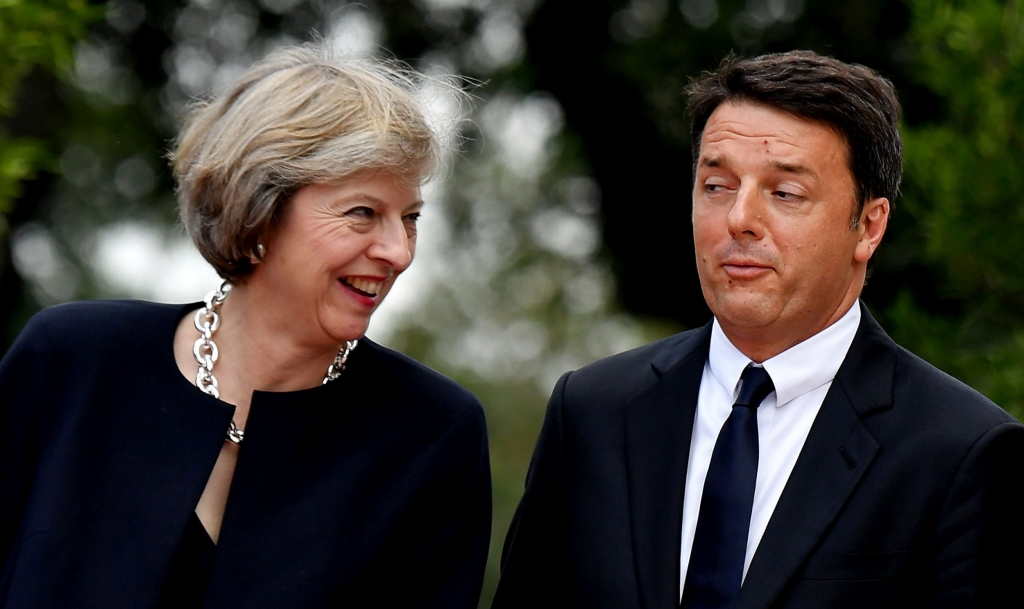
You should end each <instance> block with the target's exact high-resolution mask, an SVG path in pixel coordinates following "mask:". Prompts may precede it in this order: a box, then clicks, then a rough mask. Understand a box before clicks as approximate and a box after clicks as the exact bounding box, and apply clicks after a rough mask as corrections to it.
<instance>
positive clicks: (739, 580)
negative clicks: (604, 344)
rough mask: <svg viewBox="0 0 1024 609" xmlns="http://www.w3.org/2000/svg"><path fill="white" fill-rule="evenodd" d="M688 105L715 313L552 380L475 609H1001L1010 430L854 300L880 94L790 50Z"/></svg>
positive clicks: (886, 87)
mask: <svg viewBox="0 0 1024 609" xmlns="http://www.w3.org/2000/svg"><path fill="white" fill-rule="evenodd" d="M689 93H690V101H689V108H690V111H691V115H692V119H693V123H692V131H691V135H692V137H693V144H694V146H693V149H694V158H695V163H694V187H693V232H694V242H695V246H696V254H697V256H696V257H697V266H698V272H699V276H700V281H701V288H702V289H703V292H704V297H705V299H706V300H707V303H708V306H709V307H710V308H711V311H712V312H713V313H714V316H715V317H714V320H713V322H712V323H711V324H708V325H707V326H705V327H704V328H700V329H697V330H692V331H689V332H684V333H682V334H680V335H678V336H674V337H671V338H668V339H666V340H663V341H661V342H657V343H654V344H651V345H648V346H646V347H642V348H640V349H637V350H635V351H631V352H629V353H624V354H621V355H618V356H614V357H611V358H607V359H605V360H602V361H599V362H597V363H594V364H592V365H590V366H587V367H585V368H583V369H581V370H579V371H576V372H572V373H569V374H566V375H565V376H563V377H562V378H561V380H559V382H558V384H557V385H556V387H555V390H554V393H553V395H552V397H551V401H550V403H549V405H548V412H547V416H546V418H545V421H544V426H543V429H542V430H541V434H540V438H539V440H538V443H537V447H536V450H535V453H534V457H533V462H532V464H531V467H530V473H529V475H528V477H527V484H526V493H525V495H524V496H523V499H522V502H521V503H520V505H519V509H518V510H517V512H516V516H515V519H514V521H513V523H512V526H511V529H510V530H509V534H508V538H507V540H506V542H505V548H504V554H503V560H502V578H501V581H500V583H499V585H498V591H497V594H496V598H495V601H494V605H493V606H494V607H495V608H501V609H504V608H509V607H524V608H528V609H537V608H539V607H559V608H568V607H587V608H591V607H609V608H611V607H615V608H618V609H626V608H641V607H642V608H646V609H651V608H664V609H669V608H671V607H677V606H680V604H681V605H682V606H683V607H685V608H687V609H696V608H704V607H723V608H724V607H741V608H751V609H752V608H755V607H763V608H767V607H772V608H783V607H785V608H795V607H808V608H810V607H815V608H830V609H835V608H842V607H870V608H871V609H877V608H879V607H905V606H906V607H993V606H1015V605H1016V603H1019V602H1020V595H1019V594H1018V595H1017V596H1018V598H1017V601H1013V600H1012V598H1013V597H1012V595H1011V594H1014V593H1013V592H1012V591H1013V590H1014V589H1015V586H1014V585H1013V584H1014V579H1013V578H1014V577H1016V576H1018V574H1019V573H1021V572H1022V567H1024V560H1022V558H1021V557H1022V553H1024V536H1022V533H1021V523H1020V521H1021V516H1019V515H1018V514H1017V512H1018V511H1019V505H1020V499H1021V492H1022V488H1024V484H1022V476H1021V473H1020V472H1021V464H1022V463H1024V427H1022V426H1021V425H1020V424H1019V423H1017V422H1016V421H1015V420H1014V419H1013V418H1011V417H1010V416H1009V415H1007V414H1006V413H1005V412H1003V411H1002V410H1000V409H999V408H998V407H997V406H995V405H994V404H992V403H991V402H990V401H988V400H987V399H985V398H984V397H982V396H981V395H979V394H978V393H977V392H975V391H973V390H971V389H970V388H968V387H967V386H965V385H963V384H961V383H959V382H958V381H956V380H955V379H953V378H951V377H949V376H947V375H945V374H943V373H942V372H940V371H938V370H937V369H935V368H933V367H932V366H930V365H928V364H927V363H925V362H924V361H922V360H920V359H918V358H917V357H915V356H914V355H912V354H911V353H909V352H907V351H906V350H904V349H902V348H900V347H899V346H897V345H896V344H895V343H894V342H893V341H892V340H891V339H890V338H889V337H888V336H887V335H886V334H885V332H884V331H883V330H882V329H881V328H880V327H879V326H878V324H877V323H876V322H875V321H874V319H872V317H871V315H870V314H869V313H868V311H867V309H866V308H865V307H864V305H863V304H861V303H860V302H859V300H858V297H859V295H860V292H861V288H862V287H863V285H864V280H865V277H866V273H867V267H868V261H869V260H870V258H871V256H872V255H873V254H874V252H875V250H876V249H877V248H878V246H879V243H880V242H881V239H882V236H883V234H884V233H885V229H886V225H887V222H888V220H889V214H890V210H891V203H892V201H893V199H894V198H895V196H896V193H897V190H898V187H899V181H900V173H901V168H902V143H901V140H900V136H899V131H898V129H897V122H898V118H899V104H898V102H897V100H896V96H895V93H894V92H893V89H892V85H891V84H890V83H889V82H888V81H886V80H885V79H883V78H881V77H880V76H879V75H878V74H876V73H875V72H873V71H871V70H869V69H868V68H865V67H863V66H857V65H849V64H845V63H842V62H840V61H837V60H834V59H831V58H827V57H822V56H819V55H816V54H814V53H811V52H804V51H800V52H792V53H785V54H778V55H766V56H763V57H758V58H755V59H748V60H730V61H727V62H725V63H724V64H723V65H722V66H721V67H720V68H719V69H718V70H717V71H716V72H714V73H711V74H706V75H704V76H702V77H701V78H700V79H698V80H696V81H695V82H694V83H693V84H692V85H691V87H690V89H689Z"/></svg>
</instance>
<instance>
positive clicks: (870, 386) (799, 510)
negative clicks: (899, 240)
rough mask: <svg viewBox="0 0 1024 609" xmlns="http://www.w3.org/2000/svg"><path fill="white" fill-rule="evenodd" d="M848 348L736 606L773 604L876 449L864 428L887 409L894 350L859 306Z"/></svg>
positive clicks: (751, 607) (750, 607) (752, 607)
mask: <svg viewBox="0 0 1024 609" xmlns="http://www.w3.org/2000/svg"><path fill="white" fill-rule="evenodd" d="M861 315H862V317H861V323H860V328H859V329H858V331H857V335H856V337H855V338H854V341H853V344H852V345H851V346H850V350H849V352H848V353H847V356H846V359H845V360H844V361H843V364H842V366H841V367H840V368H839V372H838V373H837V374H836V378H835V380H834V381H833V383H832V386H831V387H830V388H829V391H828V394H827V395H826V396H825V400H824V402H822V405H821V409H820V410H819V411H818V416H817V418H815V420H814V424H813V425H812V426H811V431H810V433H809V434H808V436H807V441H806V442H805V443H804V447H803V449H802V450H801V452H800V457H799V458H798V459H797V462H796V465H795V466H794V468H793V473H792V474H791V475H790V477H789V481H788V482H787V483H786V488H785V490H783V492H782V496H781V497H780V498H779V503H778V505H777V506H776V507H775V511H774V512H773V514H772V517H771V520H770V521H769V522H768V528H767V529H766V530H765V533H764V536H763V537H762V538H761V542H760V544H759V545H758V548H757V552H756V553H755V554H754V558H753V560H752V561H751V563H750V568H749V570H748V571H747V577H746V579H745V580H744V583H743V587H742V588H741V590H740V596H739V600H738V603H737V608H738V609H755V608H762V607H768V606H769V605H771V604H772V603H773V602H774V601H775V600H776V598H777V597H778V596H779V594H780V593H781V592H782V590H783V589H784V588H785V586H786V584H787V583H789V581H790V580H791V579H792V578H793V577H794V576H795V575H796V574H797V573H798V571H799V569H800V568H801V566H802V565H803V564H804V562H805V561H806V560H807V558H808V557H809V556H810V554H811V553H812V551H813V550H814V548H815V547H817V545H818V543H819V541H820V540H821V538H822V537H823V536H824V535H825V533H826V532H827V531H828V529H829V528H830V527H831V525H832V523H833V522H834V521H835V519H836V517H837V516H838V514H839V512H840V511H841V510H842V508H843V506H844V505H845V504H846V502H847V500H848V498H849V497H850V495H851V493H853V491H854V489H855V488H856V487H857V484H858V483H859V482H860V480H861V478H862V477H863V475H864V473H865V472H866V471H867V469H868V467H869V466H870V465H871V463H872V461H873V460H874V458H875V455H876V454H877V452H878V449H879V446H878V443H877V442H876V441H875V439H874V438H873V437H872V436H871V434H870V433H869V432H868V431H867V429H866V428H865V427H864V425H863V424H862V423H861V419H862V418H863V417H865V416H867V415H869V414H871V413H872V412H874V411H876V410H879V409H882V408H887V407H890V406H891V404H892V381H893V371H894V369H895V365H896V345H895V343H893V342H892V340H891V339H890V338H889V337H888V336H886V335H885V332H883V331H882V329H881V327H879V326H878V324H877V323H876V322H875V320H874V319H873V318H872V317H871V315H870V313H868V311H867V308H866V307H864V306H863V304H861Z"/></svg>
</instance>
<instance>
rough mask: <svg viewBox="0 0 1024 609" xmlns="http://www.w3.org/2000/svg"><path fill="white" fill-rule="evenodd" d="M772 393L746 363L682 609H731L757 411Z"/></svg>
mask: <svg viewBox="0 0 1024 609" xmlns="http://www.w3.org/2000/svg"><path fill="white" fill-rule="evenodd" d="M774 390H775V385H774V384H773V383H772V379H771V377H770V376H768V372H766V371H765V369H764V368H755V367H754V366H753V365H748V366H747V367H746V369H744V370H743V374H742V375H741V376H740V391H739V396H738V397H737V398H736V403H735V404H733V406H732V414H730V415H729V418H728V419H726V420H725V425H723V426H722V431H720V432H719V433H718V441H717V442H715V450H714V452H712V453H711V465H710V466H709V467H708V477H707V479H706V480H705V481H704V493H703V494H702V495H701V499H700V513H699V514H698V515H697V529H696V531H695V532H694V535H693V549H692V550H691V551H690V566H689V567H688V568H687V569H686V583H685V585H684V586H683V600H682V603H681V607H683V609H712V608H714V609H729V608H731V607H734V606H735V605H736V598H737V597H738V596H739V592H740V584H741V583H742V582H743V558H744V556H745V555H746V552H747V532H748V531H749V530H750V510H751V507H752V506H753V504H754V484H755V483H756V481H757V407H758V406H760V404H761V400H763V399H765V398H766V397H768V394H769V393H771V392H772V391H774Z"/></svg>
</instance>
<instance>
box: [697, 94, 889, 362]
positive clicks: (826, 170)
mask: <svg viewBox="0 0 1024 609" xmlns="http://www.w3.org/2000/svg"><path fill="white" fill-rule="evenodd" d="M848 154H849V153H848V149H847V146H846V143H845V141H844V140H843V138H842V137H841V136H839V135H838V134H837V133H836V132H834V131H833V130H831V129H830V128H828V127H826V126H825V125H823V124H820V123H817V122H814V121H809V120H805V119H802V118H797V117H795V116H793V115H790V114H787V113H785V112H783V111H781V110H777V109H774V108H771V107H769V106H764V105H761V104H756V103H747V102H744V103H733V102H727V103H723V104H722V105H721V106H719V107H718V108H717V109H716V110H715V111H714V113H712V115H711V117H710V118H709V120H708V122H707V125H706V127H705V129H704V134H703V137H702V139H701V150H700V158H699V159H698V165H697V175H696V180H695V182H694V189H693V235H694V244H695V248H696V254H697V271H698V274H699V275H700V283H701V289H702V290H703V291H704V298H705V300H707V303H708V306H709V307H710V308H711V311H712V312H713V313H714V314H715V316H716V317H717V318H718V321H719V323H720V324H721V325H722V328H723V330H725V333H726V335H727V336H728V337H729V338H730V340H732V342H733V343H734V344H736V346H737V347H738V348H740V350H741V351H743V352H744V353H745V354H747V356H748V357H751V358H752V359H755V360H757V361H763V360H764V359H767V358H768V357H771V356H773V355H775V354H777V353H779V352H781V351H783V350H785V349H788V348H789V347H791V346H793V345H795V344H797V343H799V342H801V341H803V340H804V339H806V338H809V337H810V336H813V335H814V334H816V333H817V332H820V331H821V330H823V329H824V328H826V327H827V326H829V325H831V324H832V323H833V322H835V321H836V320H838V319H839V317H841V316H842V314H843V313H845V312H846V311H847V310H848V309H849V307H850V306H851V305H852V304H853V303H854V302H855V301H856V299H857V296H858V295H859V294H860V289H861V286H862V285H863V283H864V275H865V271H866V266H867V260H868V259H869V258H870V257H871V254H872V252H873V251H874V249H875V247H877V244H878V242H879V241H880V240H881V237H882V233H883V232H884V231H885V223H886V221H887V219H888V211H889V203H888V201H887V200H885V199H875V200H873V201H869V202H868V203H867V204H866V205H865V207H864V210H863V212H862V213H861V215H860V218H859V222H858V225H857V227H856V228H852V229H851V220H852V218H853V214H854V212H855V211H856V201H855V197H854V181H853V176H852V174H851V172H850V169H849V162H848Z"/></svg>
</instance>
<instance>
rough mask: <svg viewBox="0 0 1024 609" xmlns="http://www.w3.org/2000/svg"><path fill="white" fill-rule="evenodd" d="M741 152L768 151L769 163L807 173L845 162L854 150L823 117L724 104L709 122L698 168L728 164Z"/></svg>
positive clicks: (751, 104)
mask: <svg viewBox="0 0 1024 609" xmlns="http://www.w3.org/2000/svg"><path fill="white" fill-rule="evenodd" d="M737 152H743V153H746V154H762V153H763V155H764V159H763V162H764V163H766V164H771V165H773V166H774V167H775V168H777V169H781V170H787V171H788V170H793V171H795V172H797V173H801V172H806V171H807V170H808V169H809V168H810V166H811V165H813V164H815V161H821V160H826V159H829V160H830V159H831V158H832V157H835V156H837V155H839V156H841V157H842V158H841V159H840V160H841V161H842V162H844V163H845V162H846V161H847V158H848V152H849V149H848V146H847V145H846V142H845V140H844V139H843V138H842V136H841V135H839V134H838V133H837V132H836V130H835V129H833V128H832V127H831V126H829V125H826V124H825V123H822V122H820V121H816V120H813V119H808V118H804V117H800V116H796V115H793V114H791V113H789V112H786V111H784V110H780V109H778V108H775V107H773V106H769V105H767V104H762V103H758V102H748V101H740V102H735V101H729V102H724V103H722V104H721V105H719V106H718V108H716V109H715V111H714V112H713V113H712V115H711V117H710V118H709V119H708V122H707V124H706V125H705V128H704V131H703V133H702V135H701V148H700V158H699V160H698V167H719V166H722V165H724V164H725V163H726V162H727V160H728V158H729V157H730V156H732V155H733V154H735V153H737ZM823 155H824V157H825V158H822V156H823Z"/></svg>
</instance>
